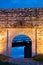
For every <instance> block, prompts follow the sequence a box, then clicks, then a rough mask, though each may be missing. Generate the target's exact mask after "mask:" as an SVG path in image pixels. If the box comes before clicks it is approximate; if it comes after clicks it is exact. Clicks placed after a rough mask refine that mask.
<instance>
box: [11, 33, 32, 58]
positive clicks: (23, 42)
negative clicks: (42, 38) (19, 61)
mask: <svg viewBox="0 0 43 65" xmlns="http://www.w3.org/2000/svg"><path fill="white" fill-rule="evenodd" d="M20 46H25V47H24V58H29V57H31V56H32V41H31V39H30V38H29V37H28V36H26V35H23V34H20V35H18V36H15V37H14V38H13V40H12V47H20Z"/></svg>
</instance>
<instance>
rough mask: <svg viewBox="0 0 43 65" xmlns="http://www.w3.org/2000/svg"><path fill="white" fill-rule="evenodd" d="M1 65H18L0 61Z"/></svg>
mask: <svg viewBox="0 0 43 65" xmlns="http://www.w3.org/2000/svg"><path fill="white" fill-rule="evenodd" d="M0 65H17V64H13V63H8V62H2V61H0Z"/></svg>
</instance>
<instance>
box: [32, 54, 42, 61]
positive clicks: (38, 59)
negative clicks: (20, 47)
mask: <svg viewBox="0 0 43 65" xmlns="http://www.w3.org/2000/svg"><path fill="white" fill-rule="evenodd" d="M33 59H34V60H36V61H43V55H37V56H34V57H33Z"/></svg>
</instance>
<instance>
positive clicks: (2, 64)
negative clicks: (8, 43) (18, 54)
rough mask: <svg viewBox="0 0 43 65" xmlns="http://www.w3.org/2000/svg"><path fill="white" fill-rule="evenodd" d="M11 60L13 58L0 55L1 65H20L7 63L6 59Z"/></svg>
mask: <svg viewBox="0 0 43 65" xmlns="http://www.w3.org/2000/svg"><path fill="white" fill-rule="evenodd" d="M9 58H11V57H8V56H4V55H0V65H18V64H13V63H9V62H6V61H5V60H6V59H7V60H8V59H9ZM4 61H5V62H4Z"/></svg>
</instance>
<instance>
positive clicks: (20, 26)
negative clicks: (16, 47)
mask: <svg viewBox="0 0 43 65" xmlns="http://www.w3.org/2000/svg"><path fill="white" fill-rule="evenodd" d="M7 31H8V35H7ZM19 34H24V35H27V36H29V37H30V38H31V40H32V55H35V54H36V51H37V54H43V8H37V9H36V8H35V9H31V8H28V9H26V8H25V9H24V8H22V9H0V54H7V50H8V55H10V54H11V48H12V39H13V38H14V37H15V36H17V35H19ZM7 37H8V39H7ZM7 40H8V41H7ZM7 43H8V47H7ZM7 48H8V49H7Z"/></svg>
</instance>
